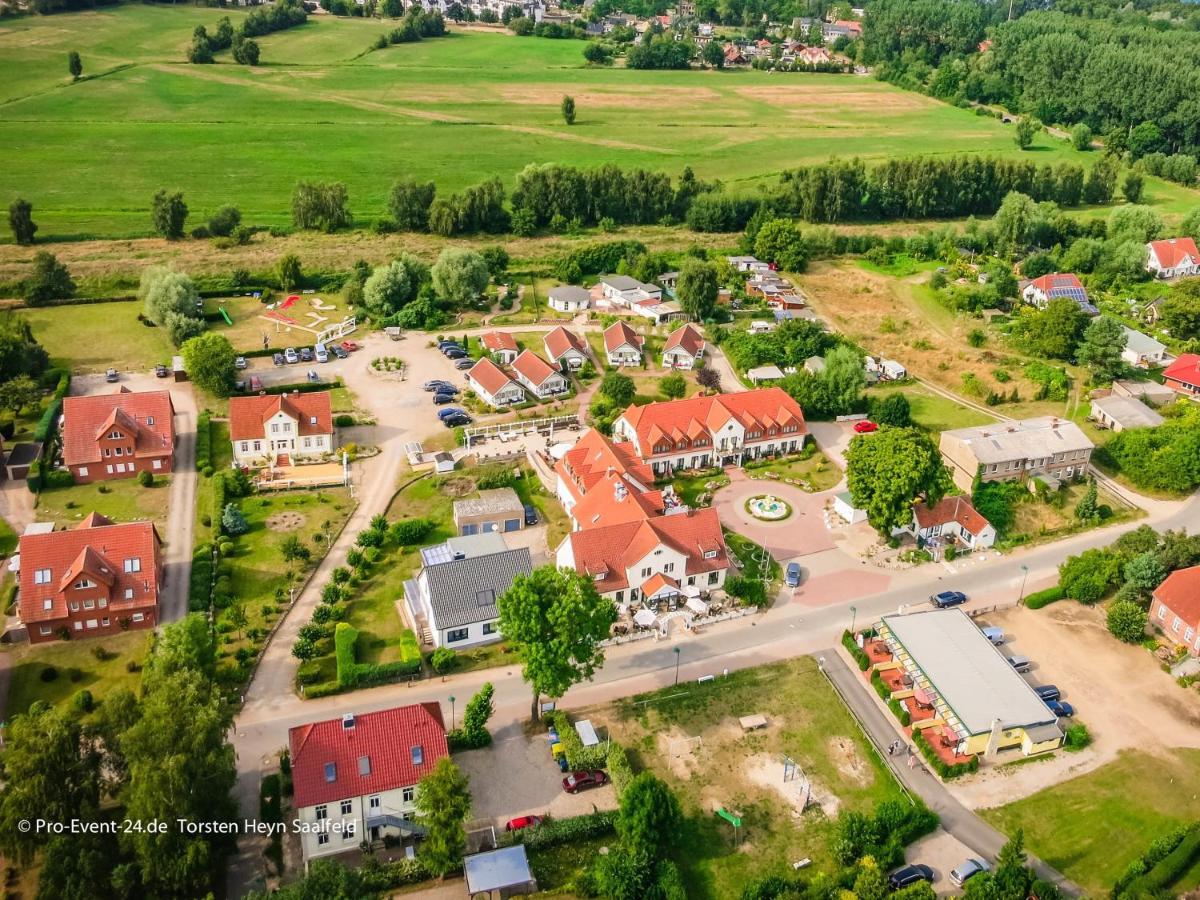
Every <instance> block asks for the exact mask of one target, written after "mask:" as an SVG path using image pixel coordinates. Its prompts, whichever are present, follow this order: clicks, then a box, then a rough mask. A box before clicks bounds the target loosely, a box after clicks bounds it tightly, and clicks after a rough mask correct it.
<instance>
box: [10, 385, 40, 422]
mask: <svg viewBox="0 0 1200 900" xmlns="http://www.w3.org/2000/svg"><path fill="white" fill-rule="evenodd" d="M41 396H42V389H41V388H39V387H38V383H37V382H36V381H34V380H33V379H32V378H30V377H29V376H28V375H18V376H17V377H16V378H10V379H9V380H8V381H5V382H4V383H2V384H0V408H3V409H7V410H8V411H9V412H11V413H12V414H13V418H14V419H15V418H16V417H17V416H19V415H20V414H21V410H23V409H28V408H29V407H31V406H33V405H34V404H35V403H37V402H38V400H39V399H41Z"/></svg>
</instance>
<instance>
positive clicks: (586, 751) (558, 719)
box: [547, 709, 608, 769]
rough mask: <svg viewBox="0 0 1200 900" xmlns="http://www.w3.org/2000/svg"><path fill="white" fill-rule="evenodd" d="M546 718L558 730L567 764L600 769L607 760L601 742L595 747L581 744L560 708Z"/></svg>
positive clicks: (577, 767) (575, 766)
mask: <svg viewBox="0 0 1200 900" xmlns="http://www.w3.org/2000/svg"><path fill="white" fill-rule="evenodd" d="M547 718H548V719H549V720H550V723H551V724H552V725H553V726H554V730H555V731H557V732H558V740H559V742H560V743H561V744H562V745H563V750H564V751H565V752H566V754H567V765H568V766H570V767H571V768H572V769H602V768H604V766H605V764H606V763H607V762H608V759H607V755H606V754H607V751H606V750H605V748H604V745H603V744H597V745H596V746H595V747H585V746H583V741H581V740H580V739H579V733H578V732H577V731H576V730H575V727H574V726H573V725H572V724H571V720H570V719H569V718H567V714H566V713H565V712H563V711H562V710H560V709H556V710H554V711H553V712H552V713H550V714H549V715H548V716H547Z"/></svg>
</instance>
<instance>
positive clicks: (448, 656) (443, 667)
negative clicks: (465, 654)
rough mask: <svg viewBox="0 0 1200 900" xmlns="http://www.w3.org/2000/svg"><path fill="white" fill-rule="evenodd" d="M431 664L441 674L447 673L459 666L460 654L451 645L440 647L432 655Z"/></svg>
mask: <svg viewBox="0 0 1200 900" xmlns="http://www.w3.org/2000/svg"><path fill="white" fill-rule="evenodd" d="M429 664H430V665H431V666H433V671H435V672H437V673H438V674H439V675H447V674H449V673H450V672H453V671H454V670H455V669H456V668H458V654H457V653H455V652H454V651H453V650H451V649H450V648H449V647H438V648H437V649H436V650H434V651H433V654H432V655H431V656H430V658H429Z"/></svg>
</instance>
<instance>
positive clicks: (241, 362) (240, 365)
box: [233, 356, 250, 369]
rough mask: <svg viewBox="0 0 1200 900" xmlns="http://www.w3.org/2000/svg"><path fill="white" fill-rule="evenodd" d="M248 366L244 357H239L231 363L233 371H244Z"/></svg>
mask: <svg viewBox="0 0 1200 900" xmlns="http://www.w3.org/2000/svg"><path fill="white" fill-rule="evenodd" d="M248 365H250V364H249V363H248V362H246V357H244V356H239V357H238V358H237V359H235V360H234V361H233V367H234V368H235V369H244V368H246V366H248Z"/></svg>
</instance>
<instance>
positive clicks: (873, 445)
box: [846, 428, 952, 537]
mask: <svg viewBox="0 0 1200 900" xmlns="http://www.w3.org/2000/svg"><path fill="white" fill-rule="evenodd" d="M846 480H847V483H848V485H849V487H850V497H851V500H852V502H853V503H854V506H855V507H857V508H858V509H865V510H866V511H867V520H868V521H869V522H870V523H871V525H872V526H873V527H874V528H875V530H876V531H878V532H879V533H880V534H881V535H883V536H884V537H891V534H892V531H893V530H894V529H896V528H899V527H900V526H902V525H907V524H908V523H909V522H911V521H912V505H913V501H915V500H917V499H924V500H925V502H926V503H927V504H929V505H930V506H933V505H934V504H936V503H938V502H939V501H940V500H941V499H942V497H943V496H945V494H946V492H947V491H949V490H950V488H951V486H952V485H951V481H950V476H949V474H948V473H947V472H946V467H945V466H944V465H942V457H941V454H939V453H938V449H937V447H936V446H934V443H933V441H932V440H930V438H929V437H928V436H927V435H926V434H925V433H924V432H922V431H919V430H918V429H915V428H881V429H880V430H879V431H878V432H876V433H874V434H863V435H858V436H857V437H855V438H854V439H853V440H851V441H850V446H849V447H848V448H847V449H846Z"/></svg>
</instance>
